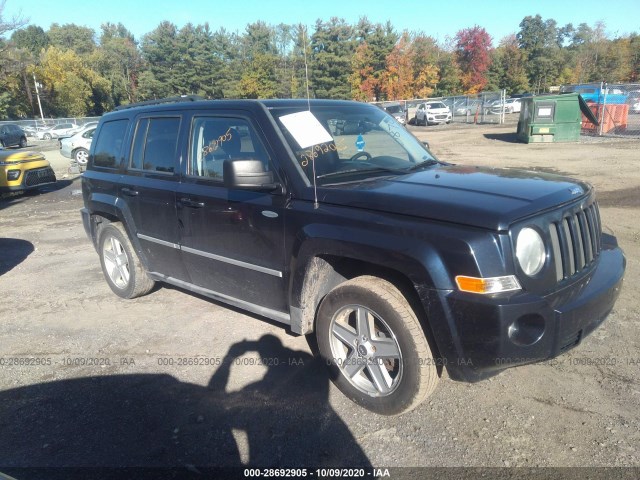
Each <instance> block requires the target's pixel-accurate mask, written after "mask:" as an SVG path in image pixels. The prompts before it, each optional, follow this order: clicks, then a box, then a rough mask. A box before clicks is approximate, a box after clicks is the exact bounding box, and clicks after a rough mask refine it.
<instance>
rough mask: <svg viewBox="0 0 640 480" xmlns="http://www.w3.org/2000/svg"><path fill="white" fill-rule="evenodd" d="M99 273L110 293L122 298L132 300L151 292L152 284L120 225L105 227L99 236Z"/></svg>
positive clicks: (107, 225)
mask: <svg viewBox="0 0 640 480" xmlns="http://www.w3.org/2000/svg"><path fill="white" fill-rule="evenodd" d="M98 254H99V255H100V264H101V266H102V273H104V277H105V279H106V280H107V283H108V284H109V287H111V290H113V292H114V293H115V294H116V295H118V296H119V297H122V298H135V297H140V296H142V295H145V294H147V293H149V292H150V291H151V289H152V288H153V286H154V284H155V282H154V281H153V280H151V279H150V278H149V277H148V276H147V272H145V270H144V268H143V267H142V263H141V262H140V259H139V258H138V255H137V254H136V252H135V250H134V248H133V245H131V242H130V241H129V237H128V236H127V232H126V231H125V230H124V228H123V226H122V224H120V223H108V224H106V225H104V226H103V227H102V228H101V229H100V233H99V234H98Z"/></svg>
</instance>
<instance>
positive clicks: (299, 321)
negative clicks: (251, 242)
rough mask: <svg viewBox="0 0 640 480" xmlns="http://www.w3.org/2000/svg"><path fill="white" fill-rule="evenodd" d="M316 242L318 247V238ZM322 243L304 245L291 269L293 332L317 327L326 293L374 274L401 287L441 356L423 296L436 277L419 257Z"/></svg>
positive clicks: (306, 330) (435, 281)
mask: <svg viewBox="0 0 640 480" xmlns="http://www.w3.org/2000/svg"><path fill="white" fill-rule="evenodd" d="M313 243H314V244H316V245H314V246H315V247H318V245H317V243H318V242H313ZM320 243H322V244H323V246H324V248H319V249H317V250H314V249H310V248H309V247H306V248H305V247H303V248H301V250H300V254H299V256H298V258H297V261H296V262H295V268H294V270H293V271H292V273H291V279H290V297H289V298H290V306H291V307H290V313H291V329H292V331H293V332H295V333H299V334H309V333H312V332H313V331H315V321H316V316H317V311H318V308H319V306H320V303H321V302H322V300H323V299H324V297H325V296H326V295H327V294H328V293H329V292H330V291H331V290H333V289H334V288H335V287H337V286H338V285H340V284H342V283H344V282H346V281H348V280H351V279H352V278H355V277H358V276H363V275H371V276H375V277H378V278H381V279H383V280H386V281H388V282H389V283H391V284H392V285H394V286H395V287H396V288H398V290H400V292H401V293H402V294H403V295H404V297H405V298H406V299H407V301H408V302H409V305H410V306H411V308H412V309H413V311H414V312H415V314H416V317H417V318H418V320H419V322H420V324H421V326H422V328H423V331H424V332H425V335H426V337H427V341H428V342H429V346H430V347H431V349H432V352H433V353H434V356H435V357H437V358H439V357H440V351H439V349H438V347H437V342H436V338H435V335H434V330H433V327H432V325H431V323H430V321H429V319H428V318H427V312H426V311H425V308H424V305H423V304H422V301H421V299H420V297H421V295H420V290H421V289H429V288H435V287H434V285H436V284H437V280H434V278H433V277H432V276H431V273H430V272H429V271H428V270H427V269H425V267H424V266H423V265H421V264H420V262H419V261H417V260H416V259H414V258H410V257H406V256H404V255H403V254H401V253H399V252H389V251H388V250H387V251H381V250H378V249H377V248H375V247H371V246H367V245H362V244H352V245H351V247H352V248H350V249H345V246H346V245H345V243H344V242H343V241H341V242H340V248H331V246H332V245H333V247H337V245H335V243H334V242H332V241H323V242H320ZM355 252H358V254H355ZM390 258H391V259H392V260H391V261H390V260H389V259H390ZM371 259H375V260H371Z"/></svg>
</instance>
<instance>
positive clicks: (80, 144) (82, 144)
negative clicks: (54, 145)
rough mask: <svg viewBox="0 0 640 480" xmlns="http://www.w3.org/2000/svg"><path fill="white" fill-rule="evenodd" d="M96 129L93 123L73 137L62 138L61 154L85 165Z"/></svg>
mask: <svg viewBox="0 0 640 480" xmlns="http://www.w3.org/2000/svg"><path fill="white" fill-rule="evenodd" d="M95 131H96V126H95V125H92V126H89V127H88V128H85V129H83V130H80V131H79V132H78V133H76V134H75V135H73V136H71V137H68V138H63V139H62V140H60V154H61V155H62V156H63V157H67V158H70V159H72V160H75V161H76V162H77V163H78V165H80V166H85V165H86V164H87V160H88V158H89V148H91V140H92V139H93V134H94V133H95Z"/></svg>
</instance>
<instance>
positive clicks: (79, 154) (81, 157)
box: [73, 148, 89, 167]
mask: <svg viewBox="0 0 640 480" xmlns="http://www.w3.org/2000/svg"><path fill="white" fill-rule="evenodd" d="M73 159H74V160H75V161H76V162H77V163H78V165H81V166H83V167H84V166H85V165H86V164H87V162H88V160H89V151H88V150H87V149H86V148H78V149H77V150H75V151H74V152H73Z"/></svg>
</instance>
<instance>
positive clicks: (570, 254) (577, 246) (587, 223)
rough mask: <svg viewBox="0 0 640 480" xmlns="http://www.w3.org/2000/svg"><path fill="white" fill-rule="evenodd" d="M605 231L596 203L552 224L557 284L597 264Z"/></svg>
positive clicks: (550, 227) (550, 226) (552, 244)
mask: <svg viewBox="0 0 640 480" xmlns="http://www.w3.org/2000/svg"><path fill="white" fill-rule="evenodd" d="M601 232H602V230H601V227H600V213H599V212H598V205H597V204H596V203H593V204H591V205H589V206H588V207H586V208H584V209H583V210H579V211H577V212H571V213H569V214H567V215H565V216H563V217H562V219H561V220H559V221H557V222H552V223H551V224H549V235H550V236H551V246H552V249H553V258H554V262H555V270H556V280H557V281H560V280H563V279H565V278H569V277H570V276H572V275H574V274H576V273H578V272H580V271H581V270H583V269H585V268H586V267H588V266H589V265H590V264H591V263H593V261H594V260H595V259H596V258H597V257H598V255H599V254H600V249H601Z"/></svg>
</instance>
